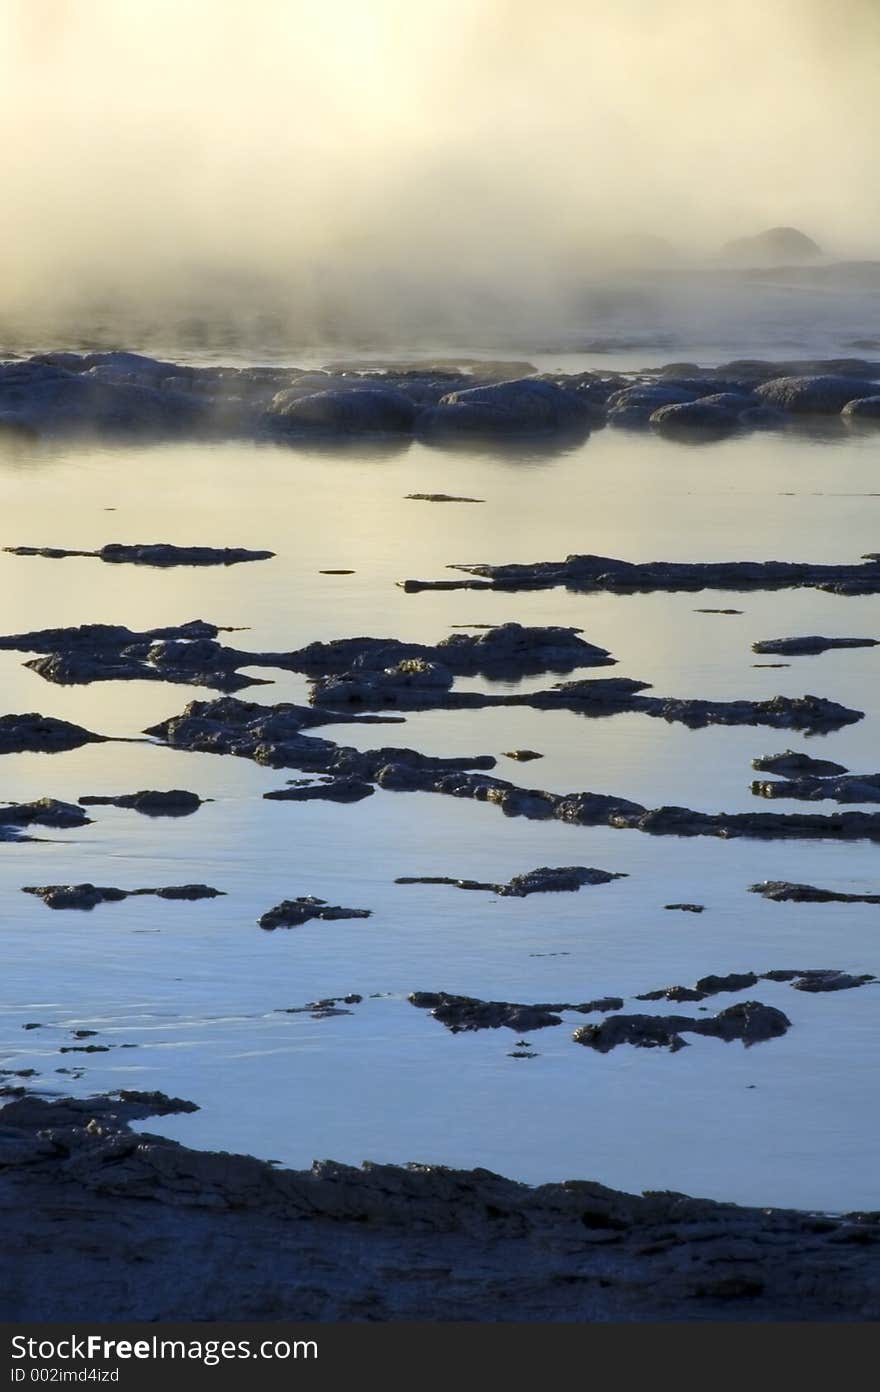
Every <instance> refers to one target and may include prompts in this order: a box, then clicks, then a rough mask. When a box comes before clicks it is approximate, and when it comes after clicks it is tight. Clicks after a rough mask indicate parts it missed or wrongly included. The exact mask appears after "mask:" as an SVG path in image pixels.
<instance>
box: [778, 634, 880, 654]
mask: <svg viewBox="0 0 880 1392" xmlns="http://www.w3.org/2000/svg"><path fill="white" fill-rule="evenodd" d="M877 646H878V639H876V638H820V637H818V636H816V635H812V636H810V637H808V638H765V639H763V640H762V641H761V642H760V643H753V644H752V652H756V653H778V654H779V655H780V656H781V657H798V656H801V655H813V654H815V653H823V652H827V651H828V650H829V649H830V648H876V647H877Z"/></svg>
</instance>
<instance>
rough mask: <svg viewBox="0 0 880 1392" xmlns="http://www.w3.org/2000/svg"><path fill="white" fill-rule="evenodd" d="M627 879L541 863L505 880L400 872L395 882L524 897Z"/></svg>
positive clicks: (574, 867)
mask: <svg viewBox="0 0 880 1392" xmlns="http://www.w3.org/2000/svg"><path fill="white" fill-rule="evenodd" d="M620 879H626V876H625V875H621V874H614V873H613V872H612V871H610V870H593V869H591V868H589V867H588V866H585V865H563V866H557V867H553V868H551V867H550V866H547V865H544V866H541V867H540V868H539V869H538V870H528V871H526V872H525V874H522V875H514V876H512V878H511V879H510V880H508V881H507V882H506V884H493V883H491V882H490V883H486V882H485V881H482V880H457V879H454V878H452V877H450V876H448V875H401V876H399V877H398V879H396V880H395V881H394V883H395V884H431V885H453V886H454V887H455V888H456V889H484V890H490V891H491V892H492V893H493V894H498V895H499V896H501V897H502V898H516V899H524V898H525V897H526V895H528V894H548V893H559V892H562V891H574V890H578V889H581V888H582V886H583V885H597V884H608V883H609V881H611V880H620Z"/></svg>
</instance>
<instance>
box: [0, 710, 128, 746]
mask: <svg viewBox="0 0 880 1392" xmlns="http://www.w3.org/2000/svg"><path fill="white" fill-rule="evenodd" d="M104 740H105V736H104V735H96V734H94V733H93V732H92V731H91V730H84V729H83V727H82V726H81V725H73V724H72V723H71V722H70V721H69V720H57V719H56V718H55V717H54V716H51V715H38V714H36V713H35V712H33V711H31V712H30V713H29V714H27V715H0V754H24V753H41V754H57V753H61V752H62V751H64V750H68V749H79V748H80V746H81V745H83V744H101V743H103V742H104Z"/></svg>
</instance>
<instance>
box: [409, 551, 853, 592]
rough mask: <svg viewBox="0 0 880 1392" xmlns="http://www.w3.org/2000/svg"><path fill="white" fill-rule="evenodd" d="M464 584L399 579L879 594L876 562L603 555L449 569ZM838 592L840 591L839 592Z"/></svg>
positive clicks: (412, 587)
mask: <svg viewBox="0 0 880 1392" xmlns="http://www.w3.org/2000/svg"><path fill="white" fill-rule="evenodd" d="M449 569H450V570H460V571H464V572H465V573H466V574H467V575H468V576H469V577H471V578H470V579H468V580H405V581H402V582H401V584H402V587H403V589H404V590H406V591H407V592H408V593H416V592H418V591H419V590H431V589H444V590H447V589H462V590H471V589H480V590H486V589H496V590H547V589H552V588H554V587H555V586H557V585H564V586H565V587H566V588H567V589H571V590H578V591H587V592H589V591H610V592H612V593H622V594H628V593H651V592H653V591H658V590H659V591H666V592H670V593H672V592H675V591H678V590H706V589H714V590H781V589H792V588H799V587H801V586H807V587H816V588H825V587H829V586H830V587H832V588H833V589H834V590H835V592H847V593H850V592H851V593H854V594H878V593H880V562H878V560H877V559H876V558H873V557H872V558H868V559H867V560H864V561H863V562H862V564H861V565H826V564H810V563H809V562H800V561H696V562H688V561H646V562H641V563H640V562H634V561H620V560H614V559H613V558H611V557H609V556H591V555H586V556H578V555H572V556H567V557H566V559H565V560H564V561H536V562H534V563H533V564H518V563H517V564H508V565H487V564H480V565H473V564H471V565H452V566H449ZM841 587H843V589H841Z"/></svg>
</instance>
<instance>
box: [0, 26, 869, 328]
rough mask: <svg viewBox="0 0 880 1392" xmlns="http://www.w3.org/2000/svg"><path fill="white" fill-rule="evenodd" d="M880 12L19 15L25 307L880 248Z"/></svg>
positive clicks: (14, 142) (19, 293)
mask: <svg viewBox="0 0 880 1392" xmlns="http://www.w3.org/2000/svg"><path fill="white" fill-rule="evenodd" d="M878 52H880V4H878V3H876V0H838V2H837V3H834V4H831V3H828V2H827V0H737V3H736V4H730V5H712V4H708V5H707V4H706V3H705V0H702V2H701V3H696V0H543V3H541V4H536V3H533V0H322V3H320V4H316V3H313V0H0V114H2V119H3V130H4V136H5V138H4V140H3V142H2V146H0V173H2V188H3V199H2V205H0V234H2V238H3V246H4V251H5V255H4V258H3V266H4V270H3V281H2V288H3V296H4V299H5V301H6V303H7V305H8V304H9V303H10V301H12V302H15V303H27V302H28V301H29V300H34V301H41V300H42V301H45V300H47V299H51V297H52V296H54V295H58V294H61V293H62V291H64V292H73V291H74V290H77V289H80V288H85V287H86V286H89V287H90V288H91V287H98V288H108V289H110V290H114V291H115V290H119V289H121V290H123V291H126V292H129V293H133V294H138V293H141V292H143V293H151V292H152V291H154V290H155V288H156V287H157V286H159V285H161V286H163V287H165V288H167V287H168V285H169V284H173V283H179V284H180V286H181V287H183V288H185V287H186V286H187V285H188V284H190V283H191V281H192V275H193V268H198V269H199V271H200V272H205V273H209V272H210V273H214V272H215V271H222V272H224V273H225V272H233V273H234V274H235V275H236V276H244V275H248V274H254V275H257V276H260V277H264V276H281V277H283V278H284V279H286V280H289V281H290V282H291V283H292V284H294V285H295V284H297V283H298V281H300V280H302V279H303V278H306V279H307V280H308V281H309V283H310V284H312V285H314V283H315V281H316V279H317V280H318V281H321V279H322V278H323V279H324V280H325V281H327V280H330V281H332V280H333V279H334V277H337V276H348V275H351V274H355V275H360V276H363V275H364V274H367V275H369V273H371V272H373V271H375V272H376V273H377V274H381V273H383V272H385V271H387V269H388V268H389V267H398V268H402V269H403V271H404V272H405V273H406V274H411V275H413V276H415V277H425V276H434V277H435V278H436V277H441V278H442V276H443V275H444V274H447V273H448V272H449V271H450V269H451V268H456V271H457V273H458V274H460V273H461V271H462V268H463V267H466V268H467V275H468V276H470V277H473V278H475V279H477V280H478V279H479V278H480V277H481V276H485V277H488V278H493V277H494V278H496V279H498V278H503V277H504V276H505V275H510V276H511V277H513V276H521V275H524V274H528V275H531V276H533V277H534V278H535V279H536V282H540V281H541V279H542V277H544V276H550V275H557V274H559V273H560V268H562V267H566V268H567V267H569V266H570V265H572V264H578V265H579V264H580V263H581V262H583V263H585V264H586V263H587V262H588V263H589V264H590V265H595V264H596V257H597V253H598V254H599V255H600V259H601V255H603V254H605V252H607V249H608V248H609V247H610V248H612V249H613V248H614V246H615V244H616V242H617V239H618V238H619V237H620V236H621V234H630V233H636V234H643V233H656V234H659V235H662V236H664V237H668V238H671V239H672V240H674V241H676V242H677V243H680V244H681V245H682V246H683V248H684V250H685V252H686V253H687V254H703V253H712V252H714V251H715V250H716V249H717V247H718V245H719V244H720V243H721V242H723V241H724V240H725V239H726V238H727V237H729V236H736V235H742V234H744V233H749V232H753V231H757V230H759V229H760V228H762V227H765V226H769V225H773V224H776V223H793V224H796V225H798V226H800V227H803V228H804V229H805V230H806V231H808V232H809V233H811V234H812V235H813V236H815V237H816V238H817V240H819V241H820V242H821V243H822V244H823V245H825V246H827V247H828V249H829V250H830V251H832V252H833V253H834V254H842V255H870V254H873V252H874V250H875V247H874V243H873V238H874V228H875V226H876V224H877V221H878V214H880V185H878V181H877V179H876V175H875V166H876V148H877V142H876V136H877V134H878V130H877V127H878V121H877V109H878V104H877V100H876V94H875V90H876V77H877V67H878V63H877V59H878Z"/></svg>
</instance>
